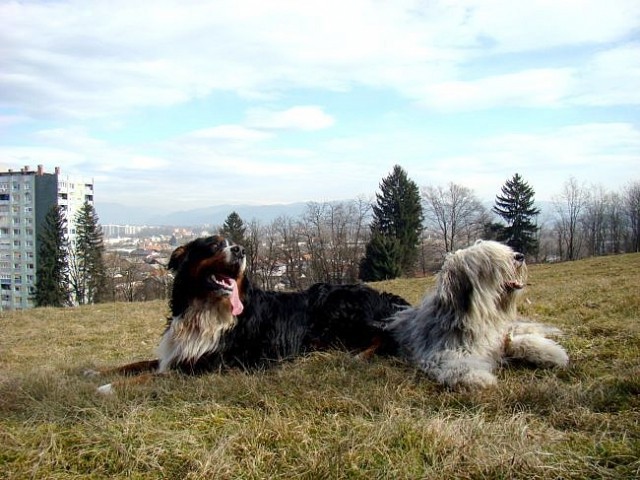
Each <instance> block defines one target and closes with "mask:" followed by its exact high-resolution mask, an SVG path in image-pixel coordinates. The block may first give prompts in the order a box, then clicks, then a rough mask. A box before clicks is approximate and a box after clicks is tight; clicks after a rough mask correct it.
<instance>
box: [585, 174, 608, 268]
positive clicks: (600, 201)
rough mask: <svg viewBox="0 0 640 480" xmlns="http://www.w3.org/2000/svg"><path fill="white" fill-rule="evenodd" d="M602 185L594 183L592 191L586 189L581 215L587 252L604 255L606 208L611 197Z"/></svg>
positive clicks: (593, 254)
mask: <svg viewBox="0 0 640 480" xmlns="http://www.w3.org/2000/svg"><path fill="white" fill-rule="evenodd" d="M607 197H608V196H607V193H606V192H605V190H604V188H603V187H602V186H601V185H594V186H593V187H592V188H591V190H590V191H586V190H585V204H584V212H583V214H582V215H581V216H580V221H581V222H582V227H583V231H584V237H585V240H586V249H587V254H588V255H591V256H596V255H604V254H605V253H606V250H605V242H606V237H607V228H606V210H607V204H608V201H609V199H608V198H607Z"/></svg>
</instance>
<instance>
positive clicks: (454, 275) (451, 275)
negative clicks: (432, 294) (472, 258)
mask: <svg viewBox="0 0 640 480" xmlns="http://www.w3.org/2000/svg"><path fill="white" fill-rule="evenodd" d="M440 275H441V278H440V295H441V296H442V298H443V300H444V301H445V302H447V303H448V304H449V305H450V306H451V307H453V308H454V309H455V310H458V311H460V312H467V311H468V310H469V308H470V307H471V294H472V293H473V284H472V282H471V279H470V278H469V274H468V273H467V271H466V270H465V269H464V268H462V266H461V265H448V266H447V268H445V269H443V270H442V271H441V272H440Z"/></svg>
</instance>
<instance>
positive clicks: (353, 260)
mask: <svg viewBox="0 0 640 480" xmlns="http://www.w3.org/2000/svg"><path fill="white" fill-rule="evenodd" d="M370 208H371V206H370V204H368V203H366V202H364V201H362V200H356V201H353V202H339V203H309V204H308V205H307V210H306V212H305V214H304V215H303V218H302V223H301V233H302V234H303V235H304V238H305V241H306V251H307V254H308V255H309V269H308V276H309V279H310V281H313V282H317V281H324V282H331V283H344V282H353V281H355V280H356V279H357V274H358V265H359V261H360V258H361V257H362V255H363V254H364V245H365V242H366V238H365V232H366V231H367V229H366V218H367V214H368V212H369V210H370Z"/></svg>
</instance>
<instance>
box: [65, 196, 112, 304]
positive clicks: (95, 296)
mask: <svg viewBox="0 0 640 480" xmlns="http://www.w3.org/2000/svg"><path fill="white" fill-rule="evenodd" d="M75 227H76V239H75V242H74V249H73V253H72V255H73V266H72V269H71V270H72V271H71V286H72V290H73V292H74V295H75V300H76V301H77V302H78V303H79V304H81V305H82V304H85V303H99V302H101V301H102V300H103V299H104V298H106V295H107V292H106V282H105V279H106V268H105V264H104V244H103V241H102V228H101V227H100V225H99V223H98V215H97V214H96V211H95V209H94V208H93V205H91V204H89V203H88V202H85V203H84V205H83V206H82V208H81V209H80V210H79V211H78V213H77V215H76V218H75Z"/></svg>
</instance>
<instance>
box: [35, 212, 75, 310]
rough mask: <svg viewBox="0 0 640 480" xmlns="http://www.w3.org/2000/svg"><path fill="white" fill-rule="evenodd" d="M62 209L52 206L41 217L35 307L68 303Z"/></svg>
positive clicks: (67, 269)
mask: <svg viewBox="0 0 640 480" xmlns="http://www.w3.org/2000/svg"><path fill="white" fill-rule="evenodd" d="M66 228H67V220H66V219H65V218H64V216H63V214H62V208H61V207H60V206H58V205H54V206H53V207H51V209H50V210H49V211H48V212H47V215H46V216H45V218H44V225H43V229H42V230H41V231H40V233H39V235H38V258H37V270H36V285H35V287H36V288H35V297H34V301H35V304H36V306H38V307H45V306H48V307H63V306H65V305H68V304H69V278H68V274H69V264H68V260H67V240H66V236H65V231H66Z"/></svg>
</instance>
